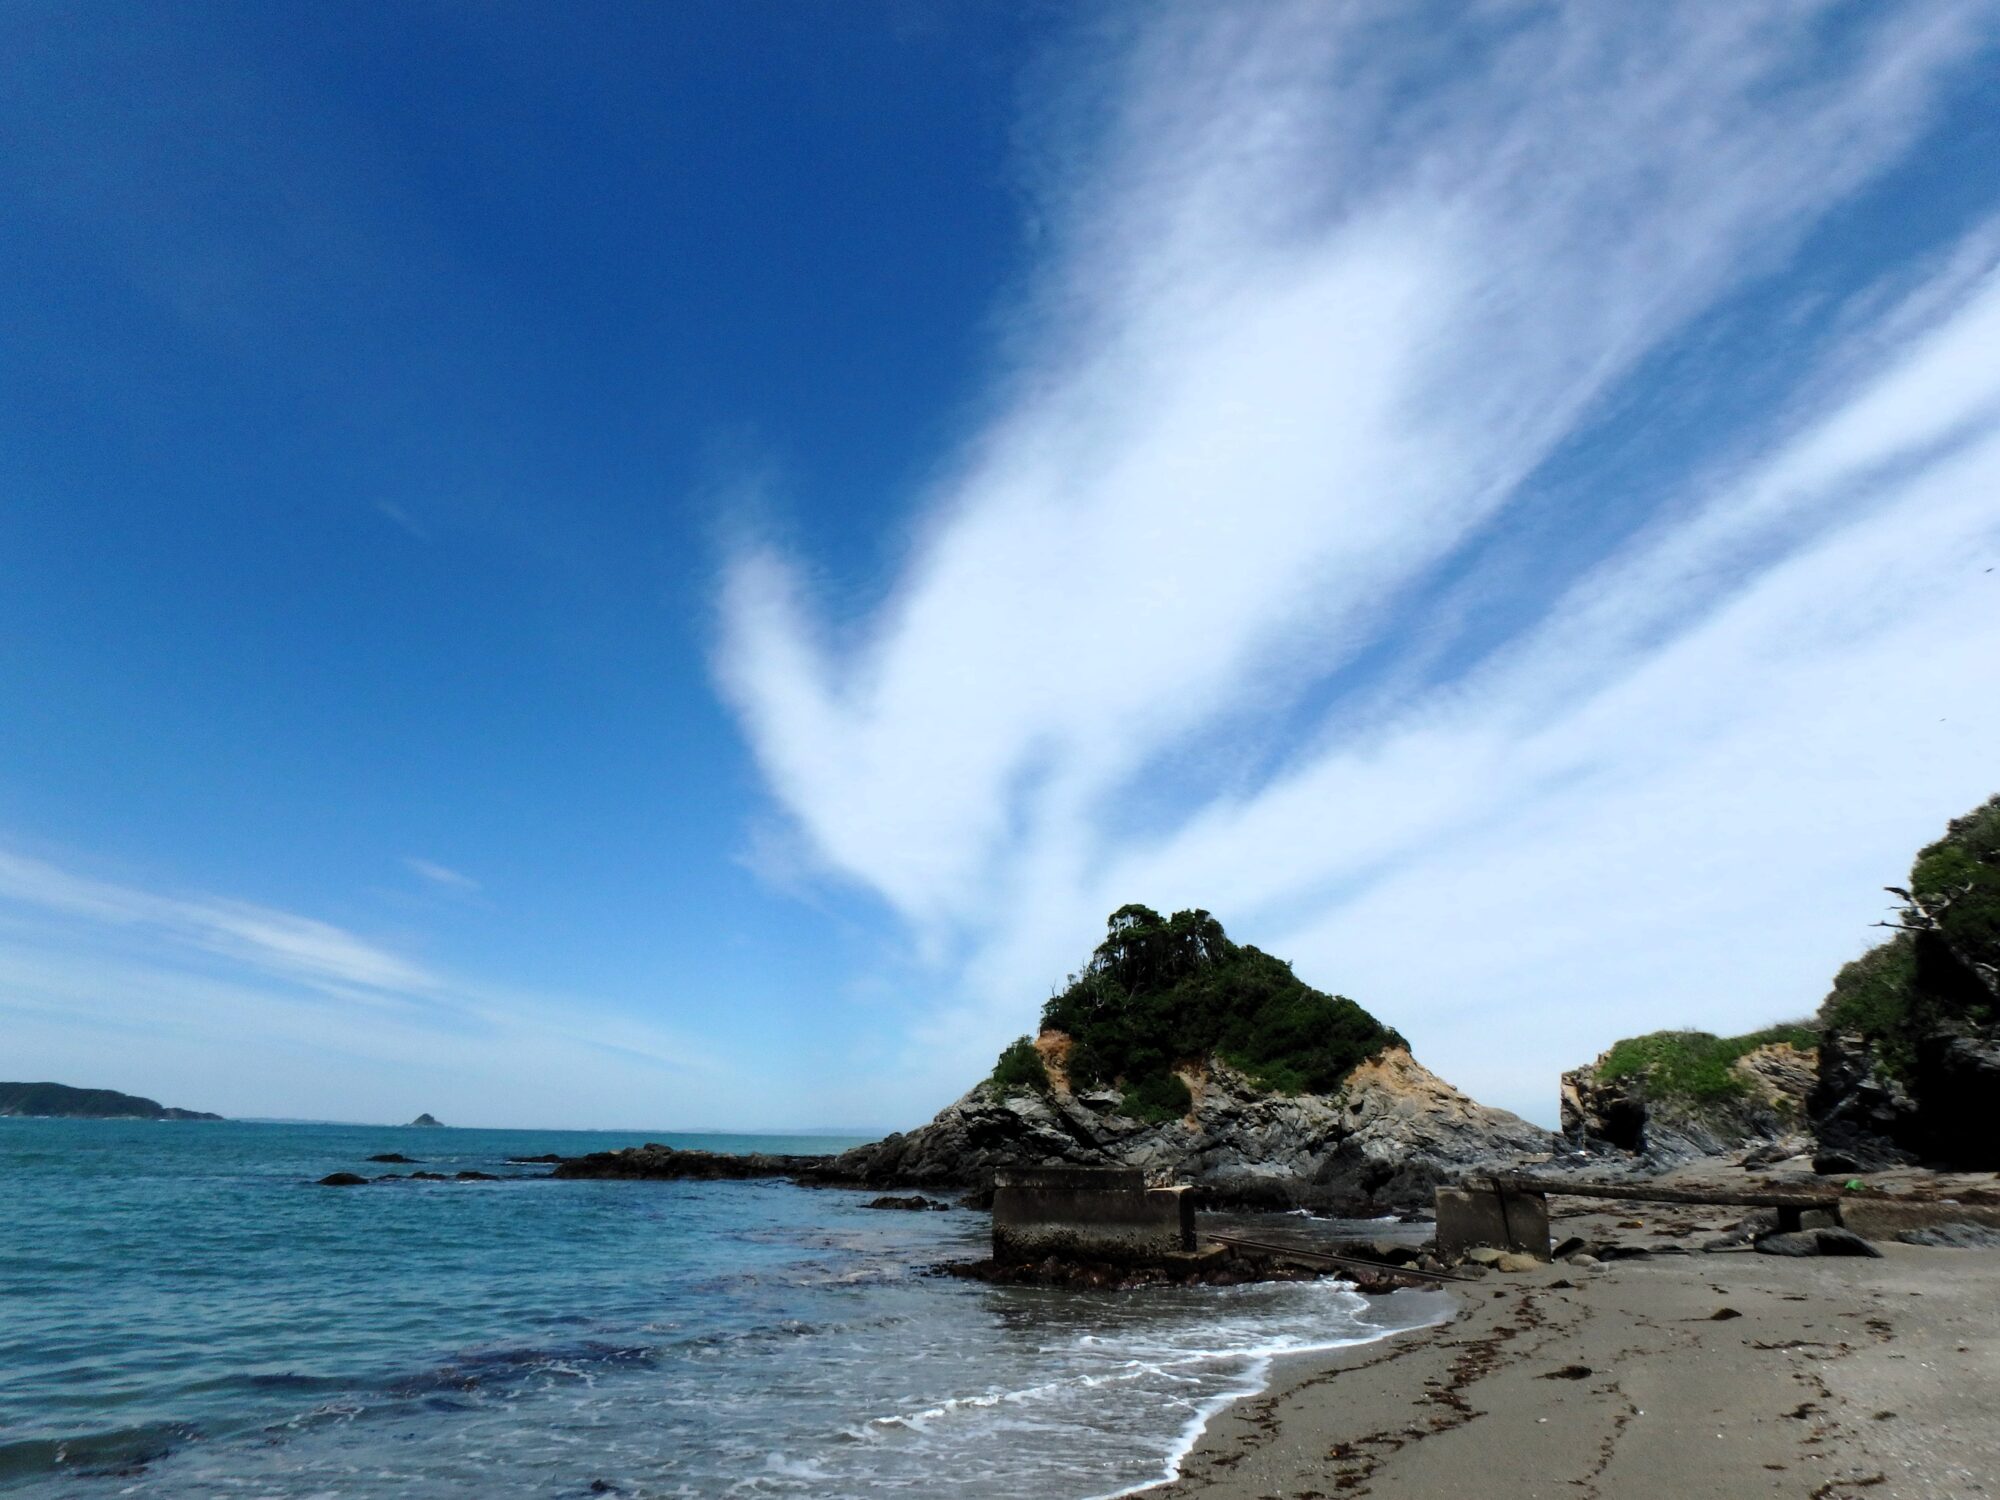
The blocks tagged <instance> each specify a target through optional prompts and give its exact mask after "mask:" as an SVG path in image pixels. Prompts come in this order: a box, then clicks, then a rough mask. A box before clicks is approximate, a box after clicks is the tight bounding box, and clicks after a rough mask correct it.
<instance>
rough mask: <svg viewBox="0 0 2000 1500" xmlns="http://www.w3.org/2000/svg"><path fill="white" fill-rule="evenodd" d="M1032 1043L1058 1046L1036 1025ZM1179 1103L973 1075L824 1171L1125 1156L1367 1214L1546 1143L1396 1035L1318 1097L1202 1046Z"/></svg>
mask: <svg viewBox="0 0 2000 1500" xmlns="http://www.w3.org/2000/svg"><path fill="white" fill-rule="evenodd" d="M1039 1050H1042V1051H1043V1053H1044V1055H1049V1054H1050V1053H1054V1054H1056V1055H1060V1052H1061V1044H1060V1040H1059V1039H1058V1038H1053V1037H1050V1036H1048V1035H1046V1034H1045V1035H1044V1037H1043V1039H1042V1043H1041V1046H1040V1049H1039ZM1179 1076H1180V1077H1181V1078H1182V1080H1183V1081H1184V1082H1185V1083H1186V1084H1187V1087H1188V1093H1189V1095H1190V1097H1191V1099H1192V1101H1193V1102H1192V1107H1191V1108H1190V1109H1189V1110H1188V1112H1187V1113H1186V1114H1185V1115H1183V1116H1181V1117H1180V1118H1178V1119H1172V1120H1167V1121H1146V1120H1142V1119H1138V1118H1135V1117H1133V1116H1132V1115H1130V1114H1127V1113H1125V1112H1124V1109H1123V1097H1122V1096H1121V1095H1120V1094H1119V1093H1118V1092H1116V1091H1114V1090H1110V1089H1094V1090H1082V1091H1075V1090H1072V1089H1070V1088H1068V1087H1066V1086H1065V1085H1064V1084H1063V1083H1062V1082H1060V1081H1058V1078H1059V1075H1057V1074H1055V1073H1053V1072H1052V1076H1051V1080H1050V1086H1049V1087H1048V1088H1047V1089H1046V1090H1038V1091H1030V1090H1023V1091H1018V1092H1012V1093H1009V1092H1003V1091H1002V1090H1001V1089H1000V1088H999V1087H998V1086H996V1085H994V1084H992V1083H982V1084H980V1085H979V1086H978V1087H976V1088H974V1089H973V1090H971V1092H969V1093H967V1094H966V1095H965V1096H964V1097H963V1098H961V1099H959V1100H958V1101H957V1102H956V1103H954V1104H952V1105H950V1106H948V1107H947V1108H946V1109H945V1110H943V1111H942V1112H941V1113H940V1114H939V1115H938V1116H937V1118H936V1119H934V1120H932V1121H931V1122H930V1123H929V1124H928V1125H925V1126H923V1127H921V1128H920V1129H917V1130H913V1131H910V1132H909V1133H908V1134H902V1135H892V1136H889V1137H888V1138H886V1139H884V1140H881V1141H877V1142H875V1143H874V1144H872V1145H868V1146H861V1147H857V1148H856V1149H854V1150H852V1151H849V1152H846V1153H844V1154H843V1155H841V1156H838V1157H836V1158H834V1159H833V1160H832V1161H831V1162H829V1163H827V1164H826V1167H825V1168H824V1169H821V1170H820V1171H819V1173H818V1174H817V1175H819V1176H821V1177H822V1178H823V1180H834V1181H857V1182H866V1183H870V1184H874V1183H881V1184H885V1185H888V1184H894V1185H898V1186H910V1187H930V1188H933V1189H942V1188H952V1189H961V1190H963V1189H973V1190H979V1189H982V1188H984V1187H985V1186H986V1185H988V1184H989V1183H990V1182H991V1179H992V1176H993V1174H994V1173H995V1172H996V1171H999V1170H1002V1169H1005V1168H1026V1167H1043V1166H1089V1167H1136V1168H1138V1169H1140V1170H1141V1171H1143V1172H1145V1173H1146V1174H1147V1176H1148V1177H1149V1178H1150V1179H1152V1180H1155V1181H1162V1182H1164V1181H1174V1182H1186V1183H1192V1184H1193V1185H1194V1186H1195V1187H1197V1188H1198V1189H1200V1190H1201V1192H1202V1196H1203V1199H1204V1200H1205V1201H1207V1202H1211V1203H1228V1204H1235V1205H1245V1206H1253V1205H1254V1206H1261V1207H1285V1208H1289V1207H1301V1206H1310V1207H1316V1208H1325V1209H1335V1210H1343V1211H1348V1212H1357V1213H1367V1212H1382V1211H1385V1210H1390V1209H1400V1208H1406V1207H1410V1206H1414V1205H1416V1204H1419V1203H1428V1202H1429V1200H1430V1195H1431V1190H1432V1189H1433V1188H1434V1187H1436V1185H1437V1184H1438V1183H1440V1182H1442V1181H1447V1180H1449V1179H1451V1178H1453V1177H1455V1176H1456V1175H1457V1174H1459V1173H1460V1172H1462V1171H1464V1170H1465V1169H1467V1168H1469V1167H1476V1166H1485V1165H1491V1164H1494V1163H1496V1162H1516V1161H1519V1160H1521V1159H1522V1158H1524V1157H1527V1156H1535V1155H1540V1154H1543V1153H1546V1152H1547V1151H1549V1150H1550V1149H1551V1148H1552V1146H1553V1145H1554V1138H1553V1137H1551V1136H1550V1135H1549V1133H1548V1132H1547V1131H1545V1130H1542V1129H1541V1128H1540V1127H1538V1126H1535V1125H1531V1124H1529V1123H1528V1122H1527V1121H1525V1120H1522V1119H1521V1118H1519V1117H1518V1116H1516V1115H1511V1114H1508V1113H1507V1112H1506V1111H1504V1110H1497V1109H1489V1108H1487V1107H1486V1106H1484V1105H1481V1104H1477V1103H1475V1102H1473V1101H1472V1100H1471V1099H1468V1098H1467V1097H1466V1096H1465V1095H1463V1094H1461V1093H1459V1092H1458V1091H1457V1090H1456V1089H1454V1088H1452V1087H1451V1086H1450V1085H1449V1084H1447V1083H1445V1082H1444V1081H1443V1080H1441V1079H1439V1078H1438V1077H1437V1076H1436V1075H1435V1074H1433V1073H1431V1072H1429V1071H1428V1070H1426V1069H1425V1068H1423V1067H1422V1066H1421V1065H1419V1064H1418V1063H1417V1062H1416V1060H1415V1059H1414V1058H1412V1057H1411V1056H1410V1054H1409V1052H1408V1051H1407V1050H1405V1049H1404V1048H1401V1047H1392V1048H1389V1049H1386V1050H1385V1051H1383V1052H1382V1053H1381V1054H1379V1055H1378V1056H1376V1057H1375V1058H1372V1059H1370V1060H1369V1061H1367V1062H1364V1063H1363V1064H1361V1065H1360V1066H1359V1067H1357V1068H1356V1069H1355V1070H1354V1071H1353V1072H1352V1073H1350V1074H1349V1075H1348V1078H1347V1080H1346V1082H1345V1084H1344V1085H1343V1086H1342V1087H1341V1089H1340V1091H1339V1092H1338V1093H1336V1094H1332V1095H1320V1094H1281V1093H1275V1092H1272V1091H1269V1090H1265V1089H1260V1088H1258V1087H1257V1086H1256V1085H1255V1084H1253V1083H1252V1082H1251V1081H1250V1080H1249V1079H1248V1078H1247V1077H1246V1076H1245V1075H1243V1074H1242V1073H1240V1072H1238V1071H1237V1070H1236V1069H1233V1068H1231V1067H1229V1066H1228V1065H1226V1064H1224V1063H1221V1062H1219V1061H1216V1060H1214V1059H1211V1060H1209V1061H1208V1062H1207V1063H1206V1064H1205V1065H1202V1066H1199V1067H1187V1068H1183V1069H1181V1070H1179Z"/></svg>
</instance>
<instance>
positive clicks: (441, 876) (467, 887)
mask: <svg viewBox="0 0 2000 1500" xmlns="http://www.w3.org/2000/svg"><path fill="white" fill-rule="evenodd" d="M403 863H404V864H405V865H406V866H408V867H409V870H410V873H411V874H413V875H416V876H419V877H421V878H422V879H424V880H426V881H428V882H429V883H430V884H432V885H435V886H439V887H442V888H443V889H445V890H448V891H460V892H463V893H465V894H467V895H470V894H471V893H472V892H474V891H477V890H478V889H479V888H480V887H479V882H478V881H476V880H474V879H473V878H472V877H471V876H470V875H463V874H460V873H459V872H458V871H457V870H454V869H452V868H450V867H449V866H447V865H441V864H438V863H437V862H436V861H435V860H428V859H418V858H417V857H416V856H415V855H414V854H413V855H409V856H407V857H405V858H404V860H403Z"/></svg>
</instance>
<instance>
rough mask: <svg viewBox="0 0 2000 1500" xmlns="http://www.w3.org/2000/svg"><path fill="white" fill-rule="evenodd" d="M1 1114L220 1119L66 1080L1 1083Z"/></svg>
mask: <svg viewBox="0 0 2000 1500" xmlns="http://www.w3.org/2000/svg"><path fill="white" fill-rule="evenodd" d="M0 1116H9V1117H34V1118H37V1119H58V1120H219V1119H221V1118H222V1116H221V1115H212V1114H208V1113H207V1112H206V1111H203V1110H199V1109H169V1108H167V1107H166V1106H165V1105H163V1104H161V1103H160V1102H159V1101H158V1100H157V1099H142V1098H140V1097H139V1096H138V1095H137V1094H121V1093H119V1092H118V1091H117V1090H116V1089H75V1088H71V1087H70V1086H69V1085H68V1084H66V1083H0Z"/></svg>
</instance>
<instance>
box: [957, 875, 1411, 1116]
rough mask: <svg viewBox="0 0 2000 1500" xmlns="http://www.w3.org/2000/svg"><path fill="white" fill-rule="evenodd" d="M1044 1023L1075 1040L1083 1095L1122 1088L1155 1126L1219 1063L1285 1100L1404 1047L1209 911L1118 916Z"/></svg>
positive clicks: (1070, 1065)
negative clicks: (1187, 1076)
mask: <svg viewBox="0 0 2000 1500" xmlns="http://www.w3.org/2000/svg"><path fill="white" fill-rule="evenodd" d="M1042 1025H1043V1027H1044V1028H1045V1029H1053V1030H1056V1031H1061V1032H1064V1033H1066V1034H1067V1035H1068V1036H1069V1038H1070V1041H1071V1048H1070V1052H1069V1057H1068V1061H1067V1063H1066V1065H1065V1066H1066V1068H1067V1071H1068V1074H1069V1077H1070V1080H1071V1082H1072V1083H1073V1084H1074V1085H1075V1086H1076V1087H1078V1088H1080V1089H1081V1088H1089V1087H1093V1086H1097V1085H1106V1084H1108V1085H1111V1086H1114V1087H1116V1088H1118V1089H1119V1090H1120V1091H1121V1092H1122V1093H1123V1095H1124V1108H1125V1110H1126V1112H1127V1113H1130V1114H1134V1115H1136V1116H1137V1117H1138V1118H1140V1119H1152V1120H1161V1119H1168V1118H1171V1117H1173V1116H1175V1115H1179V1114H1183V1113H1185V1112H1186V1111H1187V1110H1188V1108H1189V1107H1190V1105H1191V1103H1192V1101H1191V1099H1190V1097H1189V1095H1188V1090H1187V1085H1186V1084H1185V1083H1183V1082H1182V1081H1181V1080H1180V1079H1179V1078H1178V1077H1176V1076H1175V1073H1174V1070H1175V1069H1176V1068H1177V1067H1181V1066H1185V1065H1188V1064H1194V1063H1200V1062H1202V1061H1204V1060H1206V1059H1207V1058H1208V1057H1210V1056H1215V1057H1219V1058H1221V1059H1222V1060H1223V1061H1224V1062H1226V1063H1228V1064H1230V1065H1231V1066H1233V1067H1236V1068H1240V1069H1241V1070H1242V1071H1243V1072H1244V1073H1246V1074H1248V1075H1249V1076H1250V1078H1251V1079H1252V1080H1253V1081H1254V1082H1256V1083H1257V1084H1258V1085H1259V1086H1260V1087H1263V1088H1267V1089H1270V1090H1273V1091H1274V1092H1279V1093H1294V1094H1295V1093H1322V1094H1323V1093H1331V1092H1333V1091H1334V1090H1335V1089H1337V1088H1338V1087H1339V1086H1340V1084H1341V1081H1342V1080H1343V1079H1345V1078H1346V1077H1347V1075H1348V1074H1349V1073H1350V1072H1352V1071H1353V1069H1354V1067H1355V1066H1356V1064H1358V1063H1361V1062H1363V1061H1365V1060H1367V1059H1368V1058H1370V1057H1373V1056H1374V1055H1375V1054H1377V1053H1378V1052H1380V1051H1382V1049H1383V1048H1385V1047H1392V1046H1403V1045H1405V1044H1404V1042H1403V1039H1402V1038H1401V1037H1400V1036H1398V1035H1397V1034H1396V1033H1395V1032H1394V1031H1392V1030H1390V1029H1389V1028H1388V1027H1386V1026H1384V1025H1382V1023H1381V1022H1379V1021H1377V1020H1376V1019H1375V1018H1374V1017H1373V1016H1371V1015H1369V1014H1368V1012H1367V1011H1365V1010H1363V1009H1362V1008H1361V1007H1360V1006H1359V1005H1356V1004H1355V1003H1354V1002H1353V1001H1352V1000H1348V999H1346V998H1344V997H1342V996H1339V995H1327V994H1323V993H1321V992H1320V991H1319V990H1316V989H1314V988H1313V987H1312V986H1311V985H1309V984H1307V983H1305V981H1303V980H1301V979H1300V978H1298V976H1297V975H1295V974H1293V973H1292V967H1291V965H1290V964H1288V963H1285V962H1283V961H1282V960H1280V959H1276V958H1273V957H1271V955H1270V954H1268V953H1264V952H1262V951H1260V950H1258V949H1256V948H1253V947H1251V946H1249V945H1248V944H1240V943H1234V942H1231V941H1230V939H1229V937H1228V935H1227V934H1226V933H1224V932H1223V930H1222V924H1221V923H1220V922H1218V921H1216V919H1215V918H1214V917H1212V916H1210V915H1209V914H1208V913H1207V912H1205V911H1200V910H1194V911H1180V912H1175V913H1174V915H1173V916H1172V917H1171V918H1163V917H1162V916H1160V914H1159V913H1158V912H1155V911H1152V910H1151V909H1149V908H1147V907H1144V906H1123V907H1120V908H1119V909H1118V910H1117V911H1115V912H1113V913H1112V914H1111V918H1110V921H1109V923H1108V924H1107V931H1106V934H1105V938H1104V941H1103V942H1102V943H1100V944H1099V945H1098V947H1097V951H1096V952H1095V953H1093V954H1092V955H1091V958H1090V962H1089V963H1088V964H1086V965H1085V966H1084V969H1083V972H1082V973H1081V974H1078V975H1075V976H1074V977H1073V978H1072V979H1071V980H1070V982H1069V985H1068V987H1067V988H1065V989H1064V990H1063V991H1062V992H1061V993H1060V994H1058V995H1055V996H1053V997H1051V998H1050V1000H1049V1002H1048V1004H1047V1005H1046V1006H1044V1007H1043V1009H1042ZM1024 1040H1025V1039H1024ZM1020 1045H1021V1043H1019V1042H1017V1043H1015V1044H1014V1047H1010V1048H1009V1049H1008V1052H1009V1053H1012V1052H1013V1051H1014V1048H1015V1047H1019V1046H1020ZM1006 1057H1007V1054H1002V1062H1003V1064H1005V1063H1006ZM1036 1061H1037V1066H1038V1067H1039V1063H1040V1060H1039V1058H1038V1059H1037V1060H1036ZM1015 1066H1016V1067H1018V1066H1019V1065H1018V1064H1016V1065H1015ZM995 1081H996V1082H997V1081H999V1070H998V1069H996V1070H995Z"/></svg>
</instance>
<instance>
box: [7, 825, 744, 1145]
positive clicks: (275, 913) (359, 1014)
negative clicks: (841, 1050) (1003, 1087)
mask: <svg viewBox="0 0 2000 1500" xmlns="http://www.w3.org/2000/svg"><path fill="white" fill-rule="evenodd" d="M447 873H449V872H447ZM459 878H460V879H463V878H464V877H459ZM448 883H449V882H447V884H448ZM669 1008H671V1007H669ZM0 1021H3V1022H4V1028H5V1033H6V1036H7V1041H8V1055H9V1058H10V1059H11V1065H12V1066H15V1067H20V1066H28V1065H29V1064H30V1061H31V1060H32V1064H33V1066H34V1067H35V1068H37V1069H39V1070H40V1071H41V1072H43V1073H46V1074H48V1075H49V1076H54V1077H59V1078H62V1079H65V1080H68V1081H77V1082H83V1083H88V1084H91V1085H93V1086H109V1087H123V1088H127V1089H130V1090H131V1091H133V1092H139V1093H145V1094H150V1095H155V1096H167V1095H171V1096H173V1099H174V1102H178V1103H185V1104H190V1105H195V1106H198V1107H202V1108H214V1109H220V1110H223V1111H225V1112H229V1113H240V1114H263V1115H311V1116H316V1117H323V1118H335V1119H357V1118H358V1119H369V1118H375V1119H382V1120H396V1119H401V1118H406V1117H408V1116H409V1115H412V1114H414V1113H416V1112H417V1111H418V1110H419V1109H430V1110H432V1111H433V1112H435V1113H438V1114H440V1115H443V1116H445V1117H447V1118H451V1119H455V1120H456V1121H458V1122H460V1123H467V1124H471V1123H480V1124H504V1125H523V1126H528V1125H547V1126H560V1125H578V1124H585V1125H587V1124H592V1123H596V1124H603V1125H607V1126H612V1125H624V1126H646V1125H652V1126H657V1127H672V1126H675V1125H686V1124H690V1123H693V1122H696V1121H709V1122H721V1123H724V1124H734V1125H738V1126H741V1125H745V1124H752V1123H757V1121H756V1120H755V1117H754V1115H753V1114H752V1113H751V1112H750V1108H749V1106H750V1105H751V1103H752V1100H751V1099H750V1096H749V1095H748V1093H747V1091H746V1090H745V1089H744V1088H743V1086H742V1081H741V1079H740V1077H739V1076H738V1074H737V1072H736V1070H735V1068H734V1066H733V1065H732V1064H731V1063H730V1062H729V1060H728V1059H727V1058H726V1057H725V1056H724V1055H723V1054H722V1053H721V1052H720V1051H718V1049H716V1048H715V1047H713V1046H711V1045H709V1044H708V1043H707V1042H705V1041H704V1040H703V1039H702V1038H700V1037H698V1036H695V1035H692V1034H689V1033H686V1032H682V1031H679V1030H676V1029H675V1028H674V1027H673V1026H671V1025H668V1024H665V1023H661V1022H657V1021H654V1020H651V1019H647V1018H645V1017H643V1016H640V1015H634V1014H632V1013H630V1011H629V1010H628V1009H625V1008H621V1007H617V1006H612V1005H608V1004H605V1003H602V1002H595V1001H592V1000H590V999H589V998H587V997H581V996H563V995H540V994H531V993H526V992H521V991H517V990H509V989H507V988H504V987H501V986H496V985H494V984H493V983H491V982H490V981H468V980H465V979H461V978H458V977H456V976H453V975H451V974H449V973H446V972H444V971H442V970H440V969H439V968H437V967H435V966H432V965H429V964H425V963H421V962H419V961H417V960H415V959H412V958H409V957H406V956H404V955H402V954H399V953H398V952H396V951H394V950H393V949H392V948H390V947H388V946H385V945H383V944H380V943H376V942H373V941H370V940H368V939H366V938H364V937H361V936H359V935H358V934H356V933H353V932H350V931H348V930H347V929H345V928H342V927H339V926H336V925H334V924H332V923H328V922H323V921H319V920H317V919H314V918H311V917H305V916H301V915H299V914H297V913H293V912H288V911H283V910H280V909H277V908H274V907H269V906H263V905H258V904H254V903H250V902H244V901H238V900H233V899H228V898H224V897H216V896H210V895H189V894H162V893H159V892H155V891H151V890H147V889H145V888H143V887H140V886H136V885H133V884H130V883H126V882H116V881H108V880H103V879H98V878H93V877H91V876H86V875H81V874H78V873H76V872H75V871H74V870H71V869H68V868H65V867H64V866H62V865H58V864H55V863H52V862H50V861H48V860H46V859H35V858H31V857H28V856H25V855H20V854H15V853H10V852H7V851H0ZM107 1042H111V1043H116V1045H107ZM107 1068H108V1069H112V1070H113V1075H115V1076H113V1075H108V1074H107V1073H106V1071H105V1070H106V1069H107ZM496 1100H499V1101H505V1108H506V1114H505V1116H504V1117H502V1118H496V1117H495V1115H494V1113H493V1111H494V1108H495V1101H496ZM781 1123H782V1122H781Z"/></svg>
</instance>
